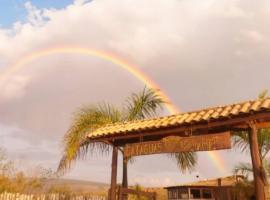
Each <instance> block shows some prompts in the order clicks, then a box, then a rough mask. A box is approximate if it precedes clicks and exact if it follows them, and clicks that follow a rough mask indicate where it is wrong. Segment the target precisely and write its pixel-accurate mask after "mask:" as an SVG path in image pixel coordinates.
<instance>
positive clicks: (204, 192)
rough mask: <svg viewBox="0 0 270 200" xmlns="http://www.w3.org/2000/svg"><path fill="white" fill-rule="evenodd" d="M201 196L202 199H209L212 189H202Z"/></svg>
mask: <svg viewBox="0 0 270 200" xmlns="http://www.w3.org/2000/svg"><path fill="white" fill-rule="evenodd" d="M202 196H203V199H211V198H212V191H211V190H209V189H202Z"/></svg>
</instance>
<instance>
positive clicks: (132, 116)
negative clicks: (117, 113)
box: [126, 88, 167, 121]
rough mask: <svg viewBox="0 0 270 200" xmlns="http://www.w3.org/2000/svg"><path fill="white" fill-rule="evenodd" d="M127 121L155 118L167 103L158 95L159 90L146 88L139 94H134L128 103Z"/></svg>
mask: <svg viewBox="0 0 270 200" xmlns="http://www.w3.org/2000/svg"><path fill="white" fill-rule="evenodd" d="M126 103H127V105H126V112H127V120H128V121H131V120H136V119H145V118H149V117H154V116H156V114H157V111H158V109H162V106H163V105H164V104H165V103H167V102H165V101H164V100H163V98H162V97H161V96H160V95H159V94H158V91H157V90H154V89H151V88H149V89H148V88H144V90H143V91H142V92H140V93H138V94H136V93H133V94H132V95H131V97H129V98H128V99H127V101H126Z"/></svg>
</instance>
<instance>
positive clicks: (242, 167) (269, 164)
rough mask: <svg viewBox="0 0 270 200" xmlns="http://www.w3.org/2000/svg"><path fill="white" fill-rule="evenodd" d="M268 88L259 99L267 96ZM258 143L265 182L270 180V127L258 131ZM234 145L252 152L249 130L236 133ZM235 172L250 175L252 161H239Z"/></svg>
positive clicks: (243, 150)
mask: <svg viewBox="0 0 270 200" xmlns="http://www.w3.org/2000/svg"><path fill="white" fill-rule="evenodd" d="M267 92H268V91H267V90H265V91H263V92H262V93H261V94H259V99H264V98H266V97H267ZM257 137H258V145H259V154H260V159H261V162H262V164H263V169H261V170H262V173H263V175H264V179H265V184H267V182H268V180H267V179H268V178H269V176H270V160H269V159H270V157H269V152H270V129H268V128H267V129H266V128H262V129H259V131H258V136H257ZM233 145H234V146H235V147H236V148H239V149H240V150H241V151H242V152H245V153H250V149H249V137H248V132H247V131H241V132H236V133H234V137H233ZM233 172H234V173H235V174H242V175H244V176H246V177H248V176H249V175H250V174H251V173H252V172H253V171H252V165H251V164H250V163H239V164H238V165H236V166H235V168H234V170H233Z"/></svg>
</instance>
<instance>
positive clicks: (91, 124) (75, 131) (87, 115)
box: [58, 104, 121, 172]
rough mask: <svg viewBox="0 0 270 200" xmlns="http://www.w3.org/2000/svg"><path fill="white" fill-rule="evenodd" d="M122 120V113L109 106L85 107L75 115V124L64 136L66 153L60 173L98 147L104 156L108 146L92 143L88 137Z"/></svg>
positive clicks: (59, 167) (61, 163) (59, 168)
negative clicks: (95, 131)
mask: <svg viewBox="0 0 270 200" xmlns="http://www.w3.org/2000/svg"><path fill="white" fill-rule="evenodd" d="M120 120H121V114H120V112H119V111H118V110H117V109H116V108H114V107H113V106H111V105H109V104H100V105H98V106H90V107H83V108H81V109H79V110H78V111H77V112H75V114H74V119H73V121H72V122H73V123H72V124H71V126H70V128H69V130H68V131H67V133H66V134H65V136H64V140H63V144H64V153H63V157H62V159H61V161H60V163H59V166H58V172H59V171H61V170H64V171H66V170H67V169H69V168H70V167H71V163H72V161H74V160H76V159H78V158H82V157H84V156H85V155H86V154H87V153H88V152H94V150H95V149H97V148H96V147H97V146H98V149H99V152H100V153H101V154H102V153H104V152H106V151H107V149H108V145H107V144H99V143H91V141H88V139H87V135H88V134H90V133H91V131H94V130H95V129H97V128H99V127H101V126H104V125H107V124H110V123H114V122H117V121H120Z"/></svg>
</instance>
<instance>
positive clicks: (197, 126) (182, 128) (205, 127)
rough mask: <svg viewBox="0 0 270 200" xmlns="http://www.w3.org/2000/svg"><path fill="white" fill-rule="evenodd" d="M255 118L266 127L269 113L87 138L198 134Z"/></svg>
mask: <svg viewBox="0 0 270 200" xmlns="http://www.w3.org/2000/svg"><path fill="white" fill-rule="evenodd" d="M254 120H256V121H257V122H258V127H260V128H262V127H266V126H268V124H267V123H266V122H270V113H269V112H267V113H254V114H252V115H247V116H245V115H243V116H238V117H236V118H222V119H220V120H209V121H204V122H201V123H196V122H194V123H189V124H181V125H179V126H169V127H165V128H162V127H160V128H153V129H149V130H142V131H134V132H128V131H127V132H126V133H123V134H109V135H104V136H97V137H92V138H89V140H91V141H93V142H99V141H104V140H107V141H110V140H112V141H117V140H125V139H132V138H140V137H141V136H142V135H143V136H144V137H145V136H154V135H162V136H168V135H172V134H176V135H183V134H185V132H186V131H190V130H192V131H193V132H195V131H198V132H201V133H200V134H208V131H210V130H211V129H212V130H213V129H216V128H222V127H223V128H224V127H225V129H224V130H222V131H230V130H231V129H233V128H234V127H236V128H237V127H243V128H244V127H248V126H246V125H247V123H248V122H249V121H254ZM259 120H264V122H262V124H263V125H262V126H260V122H259Z"/></svg>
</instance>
